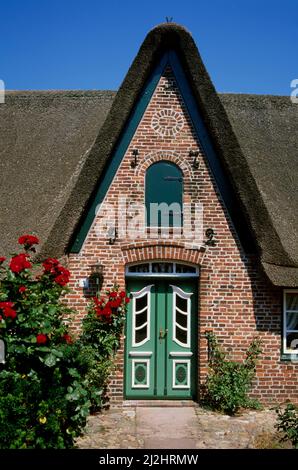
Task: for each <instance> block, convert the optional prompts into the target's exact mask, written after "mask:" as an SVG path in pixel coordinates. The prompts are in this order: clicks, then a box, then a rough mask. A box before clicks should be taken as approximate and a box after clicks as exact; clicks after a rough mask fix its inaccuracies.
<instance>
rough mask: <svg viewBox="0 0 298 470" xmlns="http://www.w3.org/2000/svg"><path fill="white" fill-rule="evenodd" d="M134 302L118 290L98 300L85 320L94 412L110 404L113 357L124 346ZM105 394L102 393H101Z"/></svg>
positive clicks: (85, 347) (84, 331)
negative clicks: (108, 393) (123, 336)
mask: <svg viewBox="0 0 298 470" xmlns="http://www.w3.org/2000/svg"><path fill="white" fill-rule="evenodd" d="M129 301H130V299H129V298H128V297H126V293H125V292H124V291H120V292H119V288H118V286H116V285H115V286H114V287H113V289H111V290H108V291H106V292H104V293H103V294H102V295H101V296H99V297H94V298H93V300H92V302H91V303H90V305H89V310H88V314H87V315H86V317H85V318H84V320H83V325H82V334H81V337H80V341H81V344H82V346H83V350H84V353H85V354H86V355H87V357H88V362H89V369H88V372H87V374H86V378H87V380H88V383H89V386H88V389H89V392H90V400H91V404H92V410H96V409H98V408H99V407H100V406H101V405H102V404H104V403H105V400H106V395H105V392H106V386H107V380H108V377H109V375H110V372H111V369H112V367H113V357H114V355H115V353H116V351H117V349H118V348H119V346H120V337H121V332H122V329H123V324H124V321H125V316H126V310H127V304H128V303H129ZM99 390H102V393H99V392H98V391H99Z"/></svg>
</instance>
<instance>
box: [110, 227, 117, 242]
mask: <svg viewBox="0 0 298 470" xmlns="http://www.w3.org/2000/svg"><path fill="white" fill-rule="evenodd" d="M108 238H109V244H110V245H114V243H115V241H116V238H117V229H116V227H110V228H109V230H108Z"/></svg>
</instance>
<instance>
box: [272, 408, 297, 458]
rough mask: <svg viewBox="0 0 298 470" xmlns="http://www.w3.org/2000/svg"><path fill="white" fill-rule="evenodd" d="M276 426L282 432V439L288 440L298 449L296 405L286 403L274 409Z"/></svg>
mask: <svg viewBox="0 0 298 470" xmlns="http://www.w3.org/2000/svg"><path fill="white" fill-rule="evenodd" d="M276 412H277V424H276V428H277V429H278V430H279V431H282V433H283V434H284V437H283V440H289V441H291V442H292V444H293V446H294V447H295V448H296V449H298V406H295V405H293V404H292V403H288V404H287V405H286V407H282V406H279V407H278V408H277V409H276Z"/></svg>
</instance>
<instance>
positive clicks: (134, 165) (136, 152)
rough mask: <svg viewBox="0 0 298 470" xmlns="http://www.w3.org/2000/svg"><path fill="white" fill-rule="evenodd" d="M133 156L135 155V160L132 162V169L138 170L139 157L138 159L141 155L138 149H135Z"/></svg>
mask: <svg viewBox="0 0 298 470" xmlns="http://www.w3.org/2000/svg"><path fill="white" fill-rule="evenodd" d="M132 154H133V157H134V158H133V160H132V162H131V167H132V168H136V166H137V165H138V159H137V157H138V155H139V151H138V149H133V151H132Z"/></svg>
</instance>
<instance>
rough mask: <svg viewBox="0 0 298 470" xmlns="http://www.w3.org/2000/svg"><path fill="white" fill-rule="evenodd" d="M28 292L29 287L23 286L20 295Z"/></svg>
mask: <svg viewBox="0 0 298 470" xmlns="http://www.w3.org/2000/svg"><path fill="white" fill-rule="evenodd" d="M26 290H27V287H25V286H21V287H20V288H19V293H20V294H23V293H24V292H26Z"/></svg>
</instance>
